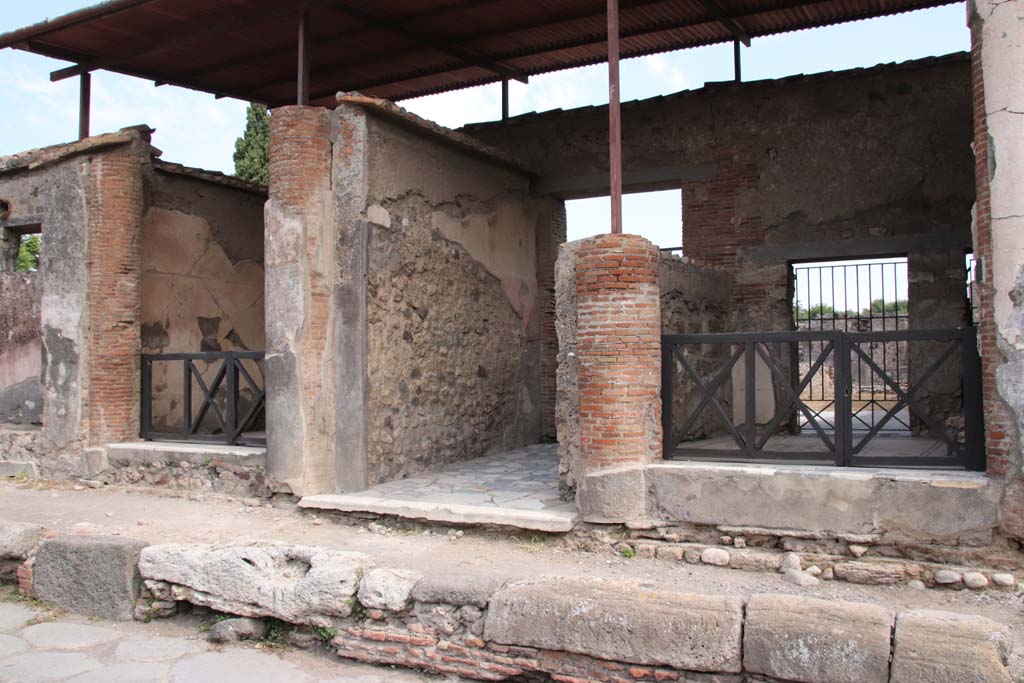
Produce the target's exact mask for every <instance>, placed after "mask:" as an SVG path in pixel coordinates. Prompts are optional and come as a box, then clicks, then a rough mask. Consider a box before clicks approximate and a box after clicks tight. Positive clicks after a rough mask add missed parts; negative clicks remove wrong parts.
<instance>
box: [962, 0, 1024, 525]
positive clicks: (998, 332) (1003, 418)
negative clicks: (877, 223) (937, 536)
mask: <svg viewBox="0 0 1024 683" xmlns="http://www.w3.org/2000/svg"><path fill="white" fill-rule="evenodd" d="M968 23H969V25H970V28H971V38H972V41H971V45H972V47H971V54H972V77H973V78H972V84H973V105H974V106H973V109H974V152H975V167H974V168H975V179H976V184H977V203H976V205H975V208H974V225H973V234H974V241H975V252H976V255H977V257H978V263H979V264H980V266H979V269H978V270H979V272H980V274H981V278H980V281H979V284H978V286H977V289H978V291H979V294H980V318H981V320H980V323H979V328H980V334H979V347H980V349H981V355H982V376H983V391H984V399H985V402H984V404H985V426H986V439H985V442H986V451H987V454H988V473H989V474H990V475H991V476H992V477H995V478H998V479H1000V480H1002V481H1004V482H1005V487H1006V488H1005V495H1004V499H1003V505H1002V508H1003V518H1002V525H1003V529H1004V530H1005V531H1006V532H1007V533H1009V534H1011V535H1012V536H1014V537H1016V538H1018V539H1021V538H1024V459H1022V458H1021V434H1022V429H1024V384H1022V382H1021V377H1022V373H1024V314H1022V312H1021V311H1022V306H1024V303H1022V302H1024V296H1022V292H1024V289H1022V283H1024V275H1022V274H1024V239H1022V237H1021V236H1022V235H1024V193H1022V192H1021V189H1020V188H1021V185H1022V179H1024V156H1022V153H1021V149H1022V144H1021V138H1022V136H1024V84H1022V83H1021V79H1020V78H1019V76H1018V74H1020V73H1021V69H1024V3H1021V2H1019V1H1014V2H1006V3H999V2H990V1H988V0H979V1H977V2H971V3H968Z"/></svg>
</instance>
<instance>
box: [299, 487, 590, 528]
mask: <svg viewBox="0 0 1024 683" xmlns="http://www.w3.org/2000/svg"><path fill="white" fill-rule="evenodd" d="M299 507H302V508H306V509H315V510H334V511H338V512H364V513H373V514H378V515H394V516H396V517H402V518H404V519H413V520H426V521H428V522H445V523H451V524H493V525H496V526H507V527H514V528H516V529H525V530H529V531H543V532H547V533H567V532H569V531H572V529H573V528H574V527H575V526H576V523H577V521H578V520H579V514H578V513H577V512H576V509H575V507H574V506H572V505H569V504H566V505H565V506H564V507H562V508H561V509H559V508H549V509H546V510H520V509H515V508H504V507H497V506H494V505H466V504H462V503H444V502H429V503H428V502H421V501H412V500H400V499H397V498H385V497H381V496H374V495H366V494H359V493H354V494H343V493H340V494H339V493H333V494H320V495H315V496H305V497H304V498H302V500H300V501H299Z"/></svg>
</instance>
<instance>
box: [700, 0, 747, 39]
mask: <svg viewBox="0 0 1024 683" xmlns="http://www.w3.org/2000/svg"><path fill="white" fill-rule="evenodd" d="M700 4H701V5H702V6H703V7H704V9H706V10H707V11H708V13H709V14H711V15H712V16H714V17H715V20H716V21H718V23H720V24H721V25H722V26H725V27H726V28H727V29H729V30H730V31H732V35H733V37H734V38H736V40H738V41H740V42H741V43H743V44H744V45H746V46H747V47H750V35H749V34H748V33H747V30H746V29H745V28H743V26H742V25H741V24H740V22H738V21H737V20H736V19H734V18H733V17H731V16H729V13H728V12H726V10H725V8H724V7H722V6H721V5H720V4H718V0H700Z"/></svg>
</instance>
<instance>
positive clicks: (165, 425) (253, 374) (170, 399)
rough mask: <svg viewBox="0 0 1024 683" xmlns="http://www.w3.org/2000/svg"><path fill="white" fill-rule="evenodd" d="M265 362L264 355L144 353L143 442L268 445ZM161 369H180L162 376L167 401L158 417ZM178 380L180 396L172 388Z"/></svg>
mask: <svg viewBox="0 0 1024 683" xmlns="http://www.w3.org/2000/svg"><path fill="white" fill-rule="evenodd" d="M263 361H264V352H263V351H241V352H237V351H214V352H205V353H144V354H142V394H141V406H140V417H141V436H142V438H143V439H146V440H151V441H204V442H211V443H225V444H232V445H234V444H253V445H256V444H262V443H265V437H264V436H263V430H262V429H260V428H261V426H262V421H265V419H266V384H265V382H264V372H263ZM161 364H170V365H171V366H172V367H173V366H175V365H177V366H180V367H179V368H177V369H170V368H167V369H166V370H165V372H164V374H163V375H162V377H163V379H165V380H167V381H165V382H161V385H162V387H163V392H162V393H163V394H164V397H165V399H166V400H165V401H164V404H165V405H164V406H163V408H162V410H160V411H159V414H158V415H156V416H154V383H153V374H154V373H153V369H154V365H157V366H159V365H161ZM201 366H202V367H201ZM175 376H177V377H180V378H181V393H180V394H177V392H175V391H173V390H172V389H170V387H171V386H172V385H173V382H172V378H173V377H175ZM179 412H180V414H179ZM175 423H177V424H176V425H175Z"/></svg>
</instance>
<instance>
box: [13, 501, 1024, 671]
mask: <svg viewBox="0 0 1024 683" xmlns="http://www.w3.org/2000/svg"><path fill="white" fill-rule="evenodd" d="M0 519H6V520H14V521H23V522H36V523H39V524H42V525H44V526H46V527H47V528H50V529H55V530H60V531H66V532H70V533H75V532H81V533H103V534H113V535H123V536H129V537H133V538H140V539H144V540H146V541H148V542H149V543H153V544H156V543H174V542H196V543H213V542H218V541H267V540H273V541H284V542H288V543H294V544H305V545H321V546H326V547H331V548H337V549H343V550H354V551H359V552H363V553H367V554H368V555H370V556H371V557H373V558H374V560H375V561H376V563H377V564H379V565H385V566H393V567H407V568H412V569H417V570H419V571H421V572H444V571H458V572H469V571H474V572H476V571H479V572H489V573H495V574H503V575H508V576H510V577H517V578H518V577H521V578H526V577H534V576H541V575H546V576H591V577H605V578H617V579H631V580H636V581H640V582H643V583H645V584H647V585H649V586H651V587H655V586H658V587H661V588H663V589H667V590H673V591H680V592H693V593H729V594H734V595H743V596H747V595H750V594H752V593H759V592H778V593H792V594H803V595H809V596H815V597H820V598H824V599H835V600H848V601H853V602H874V603H880V604H883V605H887V606H889V607H891V608H893V609H906V608H917V609H941V610H950V611H955V612H962V613H971V614H979V615H983V616H987V617H989V618H991V619H994V620H996V621H999V622H1001V623H1004V624H1007V625H1009V626H1011V627H1012V628H1013V629H1014V633H1015V640H1016V641H1017V647H1016V652H1015V660H1016V661H1015V662H1014V666H1013V668H1014V669H1016V670H1017V671H1021V672H1024V609H1022V607H1024V592H1021V590H1020V589H1019V588H1018V589H1017V590H1015V591H1014V592H1002V591H995V590H986V591H969V590H962V591H953V590H936V589H929V590H924V591H918V590H913V589H909V588H906V587H894V586H859V585H854V584H850V583H846V582H842V581H826V582H823V583H822V584H821V585H820V586H817V587H813V588H801V587H798V586H795V585H792V584H790V583H787V582H785V581H783V579H782V577H781V576H780V575H777V574H764V573H751V572H743V571H738V570H732V569H727V568H718V567H711V566H707V565H689V564H685V563H681V562H679V563H677V562H670V561H664V560H654V559H642V558H636V557H634V558H625V557H622V556H620V555H618V554H616V553H614V552H613V551H612V550H611V549H610V548H609V550H608V551H607V552H587V551H580V550H576V549H573V548H571V547H568V546H567V544H566V543H565V541H564V540H562V539H560V538H559V537H557V536H547V537H545V536H542V535H541V536H530V535H526V536H524V535H522V534H513V533H511V532H507V533H506V532H502V531H495V530H493V529H492V530H487V531H475V530H473V529H471V528H465V529H464V535H463V536H462V537H461V538H457V539H456V538H450V537H449V534H448V533H446V532H447V531H448V529H447V527H433V528H432V529H431V530H429V531H425V530H423V529H421V528H414V529H408V528H407V529H392V528H389V527H388V522H386V521H383V522H374V523H372V524H371V523H370V522H369V520H367V521H366V523H363V524H355V525H353V523H352V521H351V520H344V519H342V518H340V517H336V516H332V515H325V514H323V513H311V512H307V511H303V510H300V509H298V508H296V507H294V506H283V507H272V506H269V505H266V504H261V503H260V502H259V501H254V500H241V499H231V498H226V497H221V496H216V495H200V494H188V495H187V496H179V495H168V494H167V493H165V492H156V491H152V490H141V489H124V488H118V487H105V488H102V489H89V488H84V489H82V490H76V489H75V487H73V486H71V485H46V484H41V483H38V482H24V483H14V482H4V483H0ZM368 526H370V527H372V528H373V529H374V531H370V530H368V529H367V527H368ZM428 533H429V535H428Z"/></svg>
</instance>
